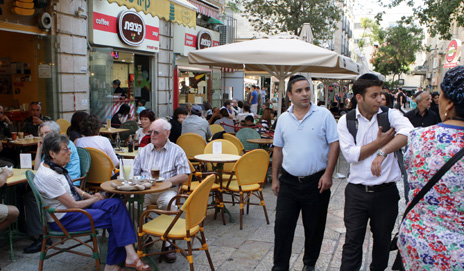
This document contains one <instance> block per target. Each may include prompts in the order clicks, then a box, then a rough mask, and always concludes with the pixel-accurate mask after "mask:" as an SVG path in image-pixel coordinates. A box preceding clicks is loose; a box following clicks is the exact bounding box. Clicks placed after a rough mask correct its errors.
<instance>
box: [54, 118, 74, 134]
mask: <svg viewBox="0 0 464 271" xmlns="http://www.w3.org/2000/svg"><path fill="white" fill-rule="evenodd" d="M56 123H57V124H58V125H59V126H60V134H62V135H65V134H66V132H67V131H68V128H69V126H71V122H69V121H67V120H65V119H57V120H56Z"/></svg>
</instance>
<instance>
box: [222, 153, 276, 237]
mask: <svg viewBox="0 0 464 271" xmlns="http://www.w3.org/2000/svg"><path fill="white" fill-rule="evenodd" d="M268 165H269V154H268V153H267V152H266V151H265V150H261V149H259V150H253V151H250V152H247V153H246V154H244V155H243V156H242V157H241V158H240V159H239V160H238V161H237V162H236V163H235V166H234V174H235V177H236V178H232V177H233V176H231V177H230V178H229V181H228V183H227V184H226V185H225V186H224V189H225V190H226V191H228V192H231V193H232V196H233V201H232V202H236V201H239V202H240V229H243V214H244V210H243V209H244V205H245V204H246V205H247V214H248V213H249V211H250V205H259V206H263V209H264V215H265V217H266V222H267V224H269V218H268V216H267V211H266V204H265V202H264V197H263V190H262V185H263V184H264V182H265V181H266V174H267V167H268ZM252 196H255V197H257V198H258V199H259V201H260V202H259V203H251V202H250V199H251V197H252Z"/></svg>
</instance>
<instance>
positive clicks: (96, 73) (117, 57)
mask: <svg viewBox="0 0 464 271" xmlns="http://www.w3.org/2000/svg"><path fill="white" fill-rule="evenodd" d="M89 55H90V61H89V66H90V69H89V71H90V112H91V114H95V115H98V116H99V117H100V118H101V119H102V121H105V120H106V119H108V118H111V117H112V116H113V115H114V114H115V113H116V112H117V111H118V109H119V107H120V106H121V105H122V104H129V106H130V107H131V115H133V114H134V112H135V110H136V106H137V105H136V101H137V100H139V99H143V100H145V101H146V105H145V107H146V108H152V103H151V100H152V94H151V89H152V87H151V86H152V82H151V79H150V77H149V74H150V66H151V64H150V63H151V60H152V59H153V57H151V56H148V55H140V54H136V53H131V52H123V51H117V50H116V49H113V48H98V47H96V48H93V50H92V51H91V52H90V53H89ZM114 80H119V81H120V82H121V85H120V88H122V90H123V91H124V92H125V93H126V97H125V98H124V97H121V96H120V95H118V94H115V93H114V88H113V81H114Z"/></svg>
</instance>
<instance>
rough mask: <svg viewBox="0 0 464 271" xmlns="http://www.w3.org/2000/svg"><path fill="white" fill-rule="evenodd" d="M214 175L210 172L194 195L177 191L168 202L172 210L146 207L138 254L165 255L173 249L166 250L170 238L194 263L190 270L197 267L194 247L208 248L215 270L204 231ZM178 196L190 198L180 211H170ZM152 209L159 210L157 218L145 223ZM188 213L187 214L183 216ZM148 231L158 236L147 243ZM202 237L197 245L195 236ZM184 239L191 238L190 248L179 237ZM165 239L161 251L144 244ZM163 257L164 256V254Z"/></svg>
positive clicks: (211, 266)
mask: <svg viewBox="0 0 464 271" xmlns="http://www.w3.org/2000/svg"><path fill="white" fill-rule="evenodd" d="M214 179H215V177H214V175H210V176H208V177H207V178H206V179H205V180H204V181H202V182H201V183H200V184H199V185H198V186H197V187H196V188H195V190H193V192H192V194H190V196H187V195H177V196H176V197H174V198H173V199H172V200H171V202H170V203H169V204H168V206H169V207H168V210H167V211H165V210H146V211H144V212H143V213H142V215H141V216H140V219H139V227H138V246H137V254H138V255H139V256H140V257H146V256H151V255H160V254H161V255H162V254H167V253H170V252H171V251H165V250H164V249H165V247H166V242H168V243H169V244H170V245H172V246H174V247H175V248H176V251H177V252H180V253H181V254H182V255H183V256H185V257H186V258H187V261H188V262H189V264H190V270H193V255H192V252H193V251H198V250H204V251H205V253H206V257H207V258H208V262H209V265H210V268H211V270H214V265H213V261H212V260H211V256H210V254H209V251H208V244H207V243H206V238H205V234H204V228H203V221H204V219H205V217H206V210H207V206H208V198H209V193H210V191H211V187H212V186H213V183H214ZM178 197H182V198H187V200H186V201H185V203H184V204H183V205H182V207H181V208H180V210H178V211H170V206H171V204H172V202H173V201H174V200H177V198H178ZM150 213H157V214H159V216H158V217H156V218H155V219H153V220H151V221H149V222H147V223H145V224H144V223H143V222H144V220H145V218H147V217H148V216H149V215H150ZM184 214H185V218H181V216H182V215H184ZM144 235H151V236H154V237H157V238H155V240H153V241H151V242H147V243H144V238H143V237H144ZM195 238H196V239H198V240H199V241H200V244H201V245H200V246H199V247H195V248H194V247H193V245H194V242H193V241H194V239H195ZM177 240H184V241H185V242H187V248H186V249H184V248H182V247H180V246H178V245H177V244H176V243H175V241H177ZM158 241H162V242H163V245H162V249H161V251H160V252H152V253H145V252H144V248H146V247H148V246H151V245H152V244H153V243H155V242H158ZM160 259H161V258H160Z"/></svg>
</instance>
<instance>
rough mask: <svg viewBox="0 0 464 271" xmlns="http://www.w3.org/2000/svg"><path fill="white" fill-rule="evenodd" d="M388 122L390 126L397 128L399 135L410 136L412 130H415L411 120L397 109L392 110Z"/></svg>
mask: <svg viewBox="0 0 464 271" xmlns="http://www.w3.org/2000/svg"><path fill="white" fill-rule="evenodd" d="M388 120H389V121H390V126H391V127H393V128H395V131H396V134H397V135H398V134H399V135H404V136H409V133H410V132H411V130H412V129H414V126H412V124H411V122H410V121H409V119H408V118H406V117H405V116H404V115H403V114H402V113H401V112H400V111H398V110H397V109H390V111H389V112H388Z"/></svg>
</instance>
